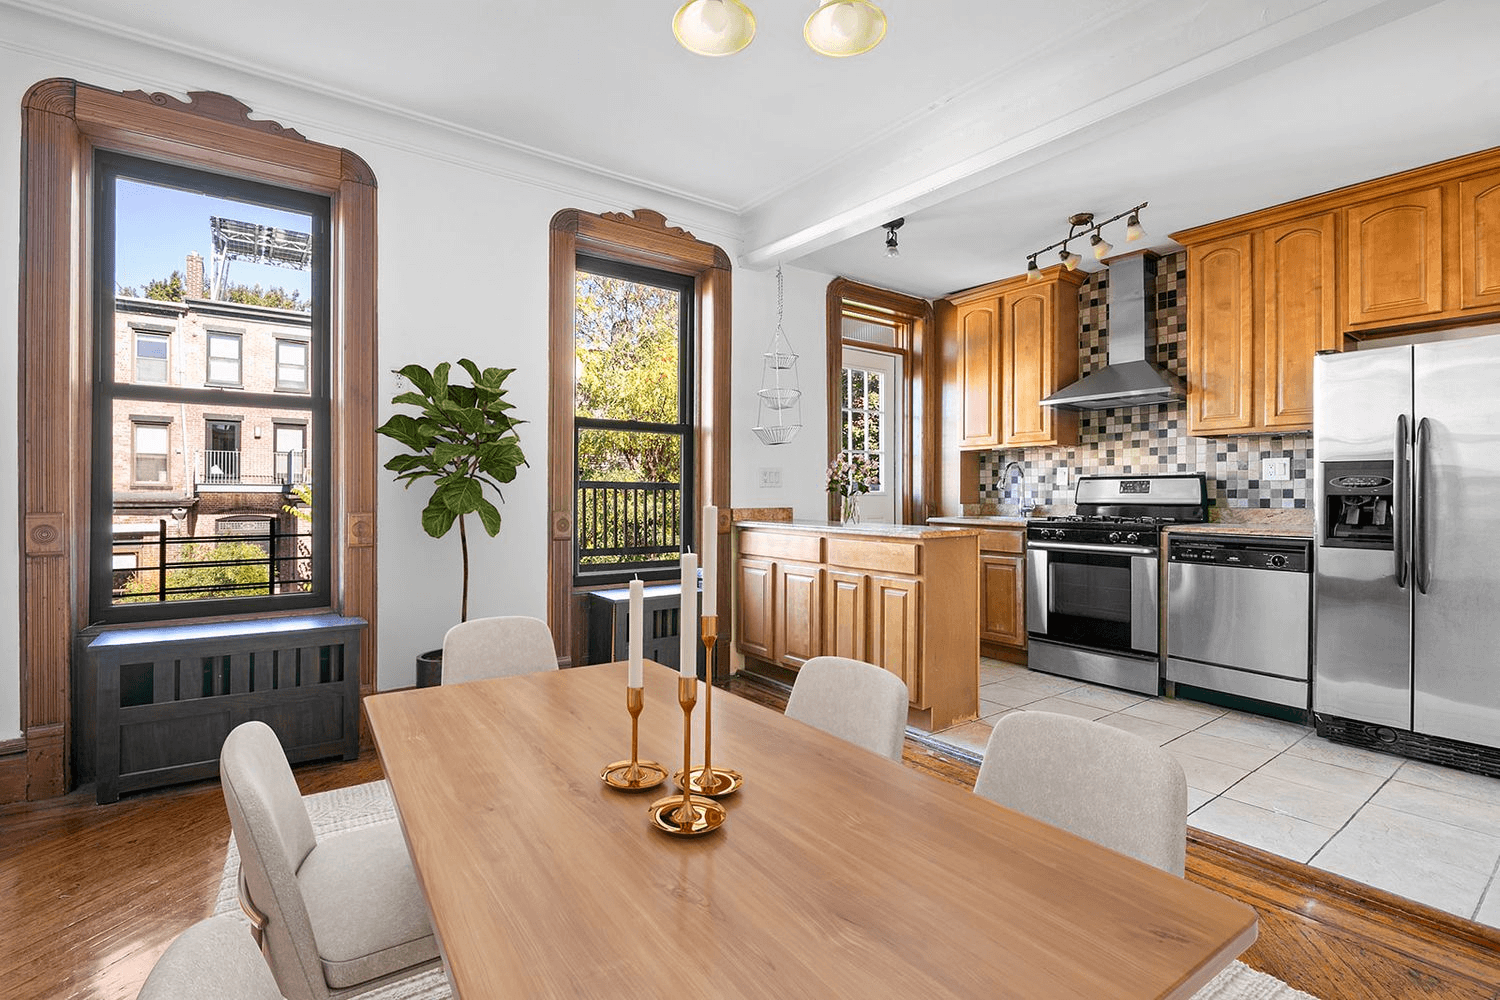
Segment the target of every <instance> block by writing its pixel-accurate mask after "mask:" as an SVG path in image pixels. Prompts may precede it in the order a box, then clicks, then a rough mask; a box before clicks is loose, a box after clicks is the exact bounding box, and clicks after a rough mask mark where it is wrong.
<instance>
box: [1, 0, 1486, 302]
mask: <svg viewBox="0 0 1500 1000" xmlns="http://www.w3.org/2000/svg"><path fill="white" fill-rule="evenodd" d="M677 2H678V0H572V2H558V0H547V2H542V0H528V2H522V0H509V2H507V0H501V2H499V3H496V2H495V0H484V2H480V0H428V2H426V3H423V4H411V3H408V2H393V0H366V2H365V3H362V4H359V5H349V4H331V3H308V2H306V0H260V2H259V3H257V4H255V5H254V6H253V11H254V14H253V16H246V15H245V14H243V13H233V14H232V13H231V12H230V6H231V5H225V4H218V5H215V4H208V5H205V4H203V3H202V2H189V0H155V2H153V3H152V4H149V5H144V4H131V5H122V4H119V3H118V2H117V0H68V2H63V0H0V3H9V4H10V5H12V6H16V7H21V8H24V9H29V10H33V11H37V12H42V13H47V14H50V15H53V16H57V17H61V18H64V19H68V20H75V21H83V22H86V23H92V24H94V25H96V26H99V27H103V28H105V29H107V30H109V31H111V32H114V33H117V34H122V35H126V36H130V37H134V38H136V39H139V40H140V41H143V42H146V43H148V44H155V45H162V46H165V47H167V48H172V49H179V50H183V51H189V52H193V53H195V54H198V55H205V56H210V57H217V58H219V59H222V60H223V61H225V62H228V63H231V64H233V65H236V66H238V67H240V68H244V69H248V70H251V71H254V72H259V73H262V74H264V75H268V76H272V77H275V78H277V79H281V80H285V81H289V82H296V83H300V84H302V85H304V86H307V87H310V88H312V89H315V90H319V91H323V92H331V93H335V94H340V95H344V96H347V97H349V98H350V99H352V100H356V101H359V102H362V103H367V104H374V105H377V106H382V107H385V108H387V109H391V110H395V111H397V112H399V113H404V114H408V115H414V116H418V117H422V118H425V119H429V120H436V121H440V122H445V123H449V124H451V125H453V126H455V127H457V128H460V129H462V130H464V131H466V132H469V133H477V134H479V135H481V136H486V137H489V138H491V139H492V140H494V141H496V142H500V143H503V144H505V145H508V146H514V147H519V148H523V149H528V150H531V151H534V152H537V153H539V154H540V155H543V156H545V157H549V158H553V159H558V160H564V161H567V162H571V163H574V164H579V165H583V166H586V167H589V168H591V169H595V170H598V171H599V172H601V173H605V174H608V175H611V176H614V177H622V178H627V179H630V180H634V181H636V182H638V183H641V184H644V185H646V186H647V187H650V188H655V189H658V190H661V191H664V192H671V193H673V194H676V195H681V196H685V197H688V198H690V199H693V200H697V201H700V202H702V203H704V204H707V205H711V206H714V207H716V208H721V209H726V210H728V211H731V212H734V213H737V214H739V215H740V217H741V223H742V227H743V232H744V238H745V241H744V246H743V252H742V257H741V262H742V263H745V264H749V265H751V266H767V265H769V264H771V263H773V262H775V261H778V260H782V261H786V262H793V261H798V262H800V263H803V264H805V265H807V266H810V267H813V268H816V269H819V270H825V271H829V272H833V273H840V274H845V275H849V276H851V277H855V278H859V279H861V280H866V281H870V282H873V283H876V284H882V285H886V286H889V287H893V288H899V289H902V290H905V291H911V292H915V293H918V294H923V295H937V294H941V293H943V292H946V291H951V290H954V289H957V288H962V287H966V286H969V285H973V284H978V283H980V282H983V281H987V280H991V279H993V278H997V277H1002V276H1005V275H1008V274H1015V273H1019V271H1020V270H1021V269H1022V268H1023V267H1024V266H1025V254H1026V253H1027V252H1029V251H1031V250H1034V249H1036V248H1037V247H1040V246H1042V245H1044V244H1046V243H1050V242H1052V241H1053V240H1055V239H1058V238H1060V237H1061V236H1063V235H1064V234H1065V232H1066V221H1065V220H1066V217H1067V215H1069V214H1070V213H1073V212H1078V211H1095V212H1097V213H1100V214H1101V216H1102V215H1105V214H1114V213H1115V212H1117V211H1119V210H1121V209H1123V208H1126V207H1128V206H1130V205H1132V204H1134V203H1135V202H1137V201H1143V200H1149V201H1150V202H1151V208H1150V209H1149V210H1148V211H1147V212H1146V213H1145V215H1144V216H1143V220H1144V222H1145V224H1146V228H1147V230H1148V231H1149V232H1150V234H1151V237H1152V240H1151V241H1150V242H1153V243H1156V244H1160V243H1162V242H1163V241H1164V238H1165V235H1166V234H1167V233H1168V232H1171V231H1173V230H1176V229H1181V228H1185V227H1187V226H1191V225H1197V224H1200V223H1204V222H1209V221H1213V220H1215V219H1218V218H1223V217H1225V216H1228V215H1232V214H1235V213H1238V212H1241V211H1245V210H1249V209H1253V208H1257V207H1261V206H1264V205H1270V204H1274V203H1276V202H1278V201H1284V200H1287V199H1289V198H1293V197H1298V196H1301V195H1305V194H1311V193H1314V192H1316V191H1320V190H1325V189H1327V188H1329V187H1333V186H1337V185H1339V184H1344V183H1350V182H1353V181H1357V180H1361V179H1365V178H1367V177H1372V176H1377V175H1379V174H1381V173H1386V172H1390V171H1391V170H1395V169H1401V168H1404V167H1408V166H1416V165H1418V164H1421V163H1426V162H1430V161H1432V160H1436V159H1441V158H1443V157H1446V156H1451V155H1455V154H1457V153H1461V152H1467V151H1470V150H1474V149H1480V148H1485V147H1487V146H1492V145H1496V144H1500V72H1497V71H1496V69H1495V66H1496V61H1495V56H1494V51H1495V47H1496V43H1497V42H1500V3H1496V2H1494V0H1256V2H1250V0H1149V2H1148V0H1110V2H1102V0H1045V2H1044V0H1029V2H1019V0H998V2H996V0H991V2H987V3H975V2H974V0H885V2H884V4H883V6H884V8H885V10H886V12H887V14H888V16H889V18H890V32H889V34H888V36H887V38H886V40H885V41H884V42H883V43H881V45H880V46H879V47H878V48H876V49H875V50H874V51H873V52H871V53H869V54H867V55H864V56H860V57H857V58H854V59H844V60H831V59H826V58H823V57H820V56H817V55H815V54H814V53H812V52H811V51H810V50H808V49H807V47H806V46H805V44H804V43H803V41H802V38H801V24H802V21H803V20H804V19H805V18H806V15H807V14H808V13H809V12H811V10H812V9H813V8H814V6H815V3H814V2H813V0H746V2H747V3H748V4H749V6H751V8H752V9H753V10H754V11H755V14H756V17H757V20H758V22H759V34H758V35H757V37H756V39H755V41H754V42H753V43H752V44H751V45H750V47H749V48H748V49H746V50H745V51H743V52H741V53H739V54H737V55H735V56H731V57H728V58H724V59H705V58H702V57H698V56H694V55H692V54H690V53H688V52H685V51H684V50H682V49H681V48H679V47H678V46H677V44H676V42H675V40H674V39H673V37H672V33H671V26H670V21H671V16H672V13H673V11H674V9H675V7H676V4H677ZM243 9H244V7H243V5H242V6H241V10H243ZM350 11H357V12H358V17H357V20H356V21H355V22H354V23H355V24H356V25H357V27H356V30H355V31H354V32H353V33H352V34H351V33H350V31H349V30H348V29H349V25H350V23H351V21H350ZM292 124H295V123H292ZM899 215H905V216H906V218H907V222H906V225H905V227H904V228H903V229H902V230H901V234H900V235H901V244H902V247H903V254H902V256H901V257H899V258H897V259H895V260H887V259H886V258H885V257H884V256H883V246H882V233H881V231H880V223H881V222H884V221H885V220H887V219H889V218H894V217H896V216H899ZM1107 235H1109V237H1110V238H1111V239H1112V241H1114V242H1116V243H1117V244H1120V243H1122V241H1123V227H1122V226H1121V224H1118V223H1117V224H1116V226H1115V227H1114V231H1113V232H1110V233H1108V234H1107ZM1044 263H1045V262H1044Z"/></svg>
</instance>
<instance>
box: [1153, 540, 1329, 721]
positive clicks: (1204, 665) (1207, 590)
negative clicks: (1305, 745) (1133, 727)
mask: <svg viewBox="0 0 1500 1000" xmlns="http://www.w3.org/2000/svg"><path fill="white" fill-rule="evenodd" d="M1311 569H1312V542H1311V540H1302V539H1296V538H1275V537H1270V536H1259V535H1257V536H1247V535H1234V536H1218V537H1215V536H1208V535H1190V536H1175V535H1169V536H1168V545H1167V600H1166V605H1167V629H1166V631H1167V655H1166V668H1165V676H1166V679H1167V680H1168V681H1171V682H1173V683H1175V684H1186V685H1189V686H1191V687H1194V688H1200V689H1203V690H1205V691H1215V692H1220V693H1223V694H1229V695H1235V696H1237V697H1240V698H1250V699H1253V700H1255V701H1260V702H1267V703H1270V704H1272V705H1282V706H1285V707H1287V708H1292V709H1297V710H1299V711H1302V712H1306V711H1308V710H1309V708H1310V701H1309V696H1310V692H1311V684H1310V681H1311V669H1310V661H1311V650H1312V643H1311V634H1310V631H1311V621H1312V594H1311V581H1312V576H1311Z"/></svg>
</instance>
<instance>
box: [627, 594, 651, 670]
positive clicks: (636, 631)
mask: <svg viewBox="0 0 1500 1000" xmlns="http://www.w3.org/2000/svg"><path fill="white" fill-rule="evenodd" d="M645 607H646V588H645V587H644V586H643V585H642V584H641V581H639V580H631V581H630V617H629V620H628V627H629V629H630V640H629V646H630V667H629V673H628V674H627V679H626V681H625V683H626V684H628V685H630V686H631V687H633V688H638V687H640V686H641V684H642V683H643V682H644V679H643V678H642V676H641V670H642V667H641V649H642V648H643V646H644V643H645V638H644V635H645V633H644V631H643V625H642V622H643V620H644V618H645Z"/></svg>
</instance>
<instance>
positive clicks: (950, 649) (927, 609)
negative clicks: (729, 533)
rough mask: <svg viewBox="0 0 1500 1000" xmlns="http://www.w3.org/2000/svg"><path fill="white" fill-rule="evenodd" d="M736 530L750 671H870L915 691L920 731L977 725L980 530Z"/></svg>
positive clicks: (742, 637)
mask: <svg viewBox="0 0 1500 1000" xmlns="http://www.w3.org/2000/svg"><path fill="white" fill-rule="evenodd" d="M735 527H736V528H738V529H739V531H738V536H739V537H738V541H737V543H736V545H735V591H736V601H735V645H736V648H737V649H738V650H739V651H740V653H742V654H743V655H744V656H745V658H746V661H747V664H748V665H749V666H751V667H752V668H753V667H754V666H755V665H757V664H769V665H771V666H772V667H773V668H781V669H782V670H791V671H795V670H797V669H798V668H800V667H801V665H802V664H803V663H805V662H806V661H807V660H809V659H811V658H812V657H814V656H820V655H833V656H847V657H850V658H852V659H856V660H865V661H867V662H870V663H875V664H877V665H879V666H881V667H884V668H885V669H887V670H889V671H891V672H892V673H893V674H895V675H896V676H898V677H900V678H901V679H902V681H904V682H905V683H906V688H907V692H908V694H909V696H910V705H909V710H908V715H907V718H908V722H909V723H910V724H911V725H914V726H917V727H919V728H921V729H926V730H935V729H945V728H947V727H949V726H952V725H955V724H956V723H959V722H964V721H967V720H969V719H974V718H977V717H978V714H979V635H978V630H977V629H976V628H975V623H976V621H977V620H978V616H979V544H978V539H979V535H980V529H978V528H969V529H964V528H961V527H945V528H935V527H927V526H924V525H900V524H895V525H893V524H852V525H844V524H828V523H823V522H799V521H793V522H772V521H740V522H738V523H736V525H735Z"/></svg>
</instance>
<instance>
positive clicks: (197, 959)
mask: <svg viewBox="0 0 1500 1000" xmlns="http://www.w3.org/2000/svg"><path fill="white" fill-rule="evenodd" d="M136 1000H282V998H281V991H280V990H278V989H277V988H276V979H275V977H273V976H272V975H271V970H270V969H269V968H267V966H266V960H265V959H264V958H262V957H261V955H260V952H259V951H257V950H256V948H255V942H253V941H252V940H250V932H249V930H247V929H246V927H245V923H244V921H242V920H239V919H238V918H236V917H231V916H218V917H209V918H208V919H207V920H200V921H199V922H198V923H196V924H194V925H193V926H191V927H189V928H188V929H187V930H185V931H183V932H182V933H181V934H179V935H177V938H176V940H174V941H173V942H172V943H171V944H169V945H167V950H166V951H164V952H162V955H161V958H158V959H157V960H156V965H155V966H154V967H153V968H152V969H151V975H149V976H147V977H146V983H145V985H143V986H142V987H141V992H140V993H139V994H138V995H137V997H136Z"/></svg>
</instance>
